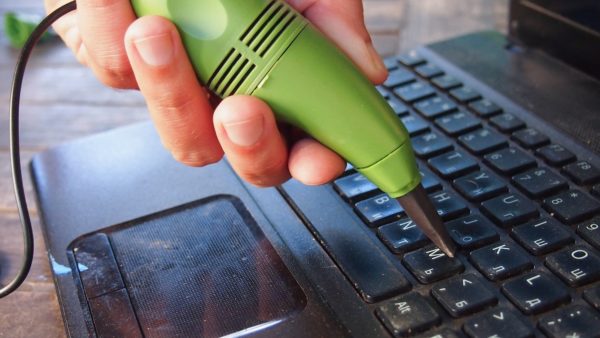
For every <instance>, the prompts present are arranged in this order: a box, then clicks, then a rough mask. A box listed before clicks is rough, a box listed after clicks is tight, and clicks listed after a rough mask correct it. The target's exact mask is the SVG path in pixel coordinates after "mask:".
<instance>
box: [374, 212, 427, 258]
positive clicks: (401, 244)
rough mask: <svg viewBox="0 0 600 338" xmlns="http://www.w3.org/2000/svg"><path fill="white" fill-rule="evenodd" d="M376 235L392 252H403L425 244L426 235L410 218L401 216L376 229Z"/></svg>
mask: <svg viewBox="0 0 600 338" xmlns="http://www.w3.org/2000/svg"><path fill="white" fill-rule="evenodd" d="M377 236H379V238H380V239H381V241H382V242H383V243H385V245H386V246H387V247H388V248H389V249H390V250H391V251H392V252H393V253H397V254H400V253H404V252H407V251H411V250H414V249H416V248H420V247H422V246H423V245H425V244H427V243H428V242H429V240H428V239H427V236H425V235H424V234H423V232H422V231H421V230H420V229H419V228H418V227H417V224H416V223H415V222H413V220H412V219H410V218H403V219H401V220H399V221H396V222H394V223H391V224H386V225H382V226H381V227H379V229H377Z"/></svg>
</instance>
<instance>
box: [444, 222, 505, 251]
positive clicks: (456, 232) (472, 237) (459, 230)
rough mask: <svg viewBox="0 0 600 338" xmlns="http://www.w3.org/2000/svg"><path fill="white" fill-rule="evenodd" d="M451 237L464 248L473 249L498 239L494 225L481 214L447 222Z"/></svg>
mask: <svg viewBox="0 0 600 338" xmlns="http://www.w3.org/2000/svg"><path fill="white" fill-rule="evenodd" d="M446 228H447V229H448V233H449V234H450V237H452V239H453V240H454V242H456V244H457V245H458V246H459V247H461V248H464V249H473V248H477V247H480V246H483V245H486V244H488V243H492V242H495V241H497V240H498V238H499V236H498V233H497V232H496V230H494V225H493V224H492V223H490V222H489V221H488V220H487V219H485V218H483V217H482V216H481V215H476V214H475V215H469V216H466V217H463V218H459V219H457V220H455V221H452V222H450V223H447V224H446Z"/></svg>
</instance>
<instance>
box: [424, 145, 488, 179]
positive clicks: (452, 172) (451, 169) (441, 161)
mask: <svg viewBox="0 0 600 338" xmlns="http://www.w3.org/2000/svg"><path fill="white" fill-rule="evenodd" d="M427 163H429V165H430V166H431V167H432V168H433V170H434V171H435V172H436V173H438V174H440V175H441V176H443V177H445V178H456V177H459V176H462V175H464V174H467V173H469V172H471V171H473V170H477V169H478V168H479V165H478V164H477V161H475V159H473V157H471V156H469V155H467V154H465V153H463V152H462V151H451V152H449V153H445V154H442V155H439V156H436V157H434V158H432V159H430V160H429V161H427Z"/></svg>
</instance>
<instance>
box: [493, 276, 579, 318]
mask: <svg viewBox="0 0 600 338" xmlns="http://www.w3.org/2000/svg"><path fill="white" fill-rule="evenodd" d="M502 292H504V294H505V295H506V296H507V297H508V299H509V300H510V301H511V302H513V303H514V304H515V305H516V306H517V307H518V308H519V309H520V310H521V311H522V312H523V313H525V314H526V315H534V314H538V313H542V312H544V311H547V310H550V309H553V308H554V307H555V306H557V305H559V304H563V303H566V302H568V301H569V300H570V299H571V297H570V295H569V290H568V289H567V287H566V286H564V285H563V284H562V283H561V282H560V281H559V280H558V279H557V278H556V277H553V276H550V275H548V274H547V273H545V272H532V273H529V274H526V275H524V276H521V277H518V278H515V279H513V280H510V281H508V282H506V283H504V284H503V285H502Z"/></svg>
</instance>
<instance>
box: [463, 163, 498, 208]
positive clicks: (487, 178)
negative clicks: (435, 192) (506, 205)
mask: <svg viewBox="0 0 600 338" xmlns="http://www.w3.org/2000/svg"><path fill="white" fill-rule="evenodd" d="M452 185H453V186H454V188H455V189H456V190H457V191H458V192H459V193H461V194H462V195H463V196H465V197H466V198H467V199H468V200H469V201H475V202H481V201H484V200H487V199H490V198H492V197H494V196H498V195H500V194H502V193H504V192H506V191H507V187H506V184H505V183H504V181H502V180H500V179H499V178H498V177H496V176H495V175H493V174H491V173H488V172H487V171H483V170H482V171H478V172H474V173H472V174H469V175H467V176H463V177H461V178H458V179H456V180H454V182H453V183H452Z"/></svg>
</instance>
